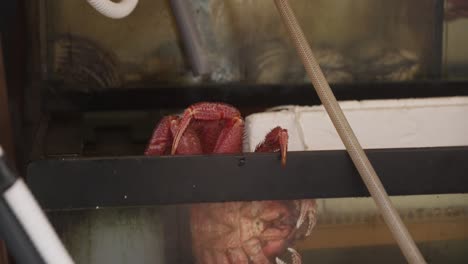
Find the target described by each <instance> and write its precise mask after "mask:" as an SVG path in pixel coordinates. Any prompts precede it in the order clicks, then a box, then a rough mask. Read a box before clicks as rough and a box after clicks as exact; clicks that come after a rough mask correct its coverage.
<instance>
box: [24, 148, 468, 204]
mask: <svg viewBox="0 0 468 264" xmlns="http://www.w3.org/2000/svg"><path fill="white" fill-rule="evenodd" d="M367 153H368V155H369V158H370V160H371V162H372V163H373V165H374V166H375V169H376V170H377V171H378V173H379V175H380V176H381V178H382V182H383V184H384V185H385V187H386V188H387V191H388V193H389V194H390V195H418V194H443V193H464V192H468V177H466V172H467V171H468V147H453V148H421V149H387V150H368V151H367ZM28 184H29V187H30V188H31V191H32V192H33V194H34V195H35V196H36V197H37V199H38V201H39V203H40V204H41V206H42V207H44V208H47V209H67V208H68V209H71V208H85V207H88V208H89V207H96V206H99V207H106V206H142V205H156V204H179V203H197V202H223V201H247V200H276V199H302V198H332V197H359V196H368V195H369V194H368V192H367V190H366V188H365V186H364V185H363V183H362V181H361V179H360V177H359V175H358V174H357V172H356V170H355V168H354V166H353V165H352V162H351V160H350V159H349V157H348V155H347V154H346V152H345V151H312V152H290V153H288V161H287V165H286V167H285V168H282V167H281V165H280V162H279V155H278V154H275V153H265V154H264V153H246V154H244V155H213V156H166V157H119V158H104V159H98V158H93V159H73V158H71V159H57V160H42V161H35V162H32V163H31V164H30V165H29V167H28Z"/></svg>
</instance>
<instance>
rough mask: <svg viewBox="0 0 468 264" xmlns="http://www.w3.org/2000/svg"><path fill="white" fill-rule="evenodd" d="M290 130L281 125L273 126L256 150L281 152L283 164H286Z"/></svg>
mask: <svg viewBox="0 0 468 264" xmlns="http://www.w3.org/2000/svg"><path fill="white" fill-rule="evenodd" d="M288 140H289V138H288V130H286V129H283V128H281V127H279V126H278V127H275V128H273V129H272V130H271V131H270V132H269V133H268V134H267V135H266V136H265V139H264V140H263V141H262V142H261V143H260V144H258V146H257V147H256V148H255V152H277V151H279V152H280V153H281V165H282V166H283V167H284V166H286V155H287V152H288Z"/></svg>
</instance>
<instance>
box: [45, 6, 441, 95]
mask: <svg viewBox="0 0 468 264" xmlns="http://www.w3.org/2000/svg"><path fill="white" fill-rule="evenodd" d="M436 3H437V1H426V0H413V1H406V0H396V1H384V0H353V1H350V0H346V1H341V0H333V1H330V0H314V1H309V0H298V1H294V2H293V3H292V5H293V8H294V10H295V11H296V13H297V15H298V18H299V20H300V22H301V23H302V25H303V28H304V29H305V32H306V35H307V38H308V39H309V41H310V42H311V44H312V46H313V48H314V51H315V53H316V56H317V57H318V60H319V62H320V64H321V66H322V67H323V70H324V72H325V74H326V76H327V78H328V79H329V81H330V82H331V83H350V82H369V81H371V82H373V81H410V80H420V79H427V78H434V77H437V75H438V72H439V71H440V69H439V68H440V65H439V62H440V60H441V58H440V57H441V54H440V51H439V49H440V42H441V38H440V36H438V34H440V32H438V30H437V28H438V26H440V23H441V22H440V21H439V18H438V16H437V14H438V10H437V6H438V5H437V4H436ZM191 7H192V10H193V12H194V13H195V14H196V21H197V26H198V29H199V32H200V36H201V39H202V42H203V47H204V49H205V50H206V51H207V52H206V53H207V54H208V55H207V56H208V57H209V61H210V65H211V73H210V74H209V76H207V78H201V77H194V76H193V75H192V74H191V72H190V69H189V64H188V63H187V60H186V57H185V56H184V53H183V50H182V48H181V47H182V45H181V44H180V38H179V37H178V32H177V28H176V26H175V22H174V18H173V16H172V14H171V9H170V5H169V4H168V1H161V0H153V1H148V0H142V1H140V3H139V5H138V6H137V8H136V9H135V11H134V13H132V14H131V15H130V16H129V17H127V18H125V19H122V20H111V19H109V18H106V17H104V16H102V15H100V14H98V13H97V12H96V11H95V10H94V9H93V8H92V7H90V6H89V4H88V3H87V2H86V1H45V7H44V8H43V12H42V13H43V16H42V21H45V22H44V23H42V24H43V25H44V26H43V29H42V32H41V34H43V35H44V36H45V37H44V38H43V39H44V41H43V47H42V52H43V58H44V60H45V63H44V64H45V65H46V67H45V68H46V70H47V72H46V74H45V77H46V78H47V79H49V80H55V81H60V82H63V83H64V84H66V85H64V86H67V87H69V88H71V87H74V86H78V87H79V86H82V87H84V86H86V85H87V86H89V87H96V88H102V87H104V88H118V87H138V86H139V85H143V86H145V85H146V86H148V84H149V85H154V84H161V83H162V84H165V83H171V84H173V83H175V84H178V83H183V84H200V83H230V82H244V83H245V82H247V83H260V84H264V83H270V84H271V83H273V84H276V83H304V82H307V81H308V80H307V77H306V74H305V72H304V70H303V67H302V64H301V62H300V60H299V59H298V57H297V55H296V53H295V50H294V49H293V46H292V45H291V43H290V41H289V38H288V36H287V34H286V32H285V28H284V27H283V25H282V23H281V21H280V19H279V17H278V14H277V10H276V9H275V6H274V4H273V2H272V1H269V0H257V1H251V0H229V1H224V0H200V1H191Z"/></svg>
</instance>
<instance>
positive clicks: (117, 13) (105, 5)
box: [87, 0, 138, 19]
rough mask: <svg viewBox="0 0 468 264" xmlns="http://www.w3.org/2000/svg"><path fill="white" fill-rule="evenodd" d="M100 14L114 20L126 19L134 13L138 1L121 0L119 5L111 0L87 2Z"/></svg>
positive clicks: (91, 0) (89, 0) (90, 0)
mask: <svg viewBox="0 0 468 264" xmlns="http://www.w3.org/2000/svg"><path fill="white" fill-rule="evenodd" d="M87 1H88V3H89V4H90V5H91V6H92V7H94V9H96V10H97V11H98V12H99V13H101V14H103V15H104V16H106V17H109V18H113V19H120V18H124V17H126V16H128V15H130V13H132V12H133V10H134V9H135V7H136V5H137V4H138V0H121V1H120V2H118V3H115V2H112V1H110V0H87Z"/></svg>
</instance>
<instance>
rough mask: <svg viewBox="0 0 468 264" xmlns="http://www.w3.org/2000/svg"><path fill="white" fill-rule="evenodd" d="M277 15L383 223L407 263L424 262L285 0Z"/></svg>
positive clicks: (278, 0)
mask: <svg viewBox="0 0 468 264" xmlns="http://www.w3.org/2000/svg"><path fill="white" fill-rule="evenodd" d="M275 4H276V7H277V8H278V10H279V13H280V15H281V18H282V19H283V22H284V23H285V25H286V27H287V30H288V32H289V34H290V36H291V38H292V40H293V43H294V45H295V46H296V49H297V52H298V53H299V56H300V58H301V59H302V62H303V64H304V67H305V69H306V71H307V74H308V76H309V78H310V79H311V81H312V84H313V86H314V87H315V90H316V92H317V94H318V96H319V97H320V100H321V101H322V104H323V106H324V107H325V109H326V111H327V113H328V115H329V116H330V119H331V120H332V122H333V124H334V125H335V128H336V130H337V131H338V134H339V135H340V137H341V140H342V141H343V143H344V145H345V146H346V149H347V151H348V153H349V155H350V156H351V159H352V161H353V163H354V165H355V166H356V168H357V170H358V172H359V174H360V175H361V177H362V179H363V181H364V183H365V185H366V186H367V189H368V190H369V193H370V194H371V196H372V198H373V199H374V201H375V203H376V204H377V207H378V208H379V210H380V212H381V214H382V216H383V218H384V221H385V222H386V223H387V225H388V227H389V229H390V231H391V233H392V234H393V237H394V238H395V240H396V241H397V243H398V245H399V246H400V249H401V251H402V252H403V255H404V256H405V257H406V260H407V261H408V262H409V263H426V262H425V260H424V258H423V256H422V255H421V252H420V251H419V249H418V248H417V246H416V244H415V242H414V240H413V239H412V238H411V235H410V234H409V232H408V230H407V229H406V227H405V225H404V224H403V221H402V220H401V218H400V216H399V215H398V213H397V211H396V210H395V208H394V207H393V205H392V203H391V201H390V199H389V197H388V194H387V192H386V191H385V188H384V187H383V185H382V183H381V181H380V179H379V177H378V176H377V173H376V172H375V170H374V168H373V167H372V165H371V163H370V161H369V159H368V158H367V156H366V154H365V152H364V150H363V149H362V147H361V145H360V143H359V141H358V139H357V138H356V135H355V134H354V132H353V130H352V129H351V126H350V125H349V123H348V121H347V120H346V117H345V115H344V114H343V111H342V110H341V108H340V106H339V104H338V102H337V101H336V98H335V96H334V95H333V92H332V90H331V89H330V86H329V84H328V82H327V80H326V79H325V76H324V75H323V72H322V70H321V69H320V66H319V64H318V63H317V60H316V59H315V57H314V55H313V53H312V50H311V48H310V46H309V45H308V43H307V40H306V38H305V36H304V33H303V32H302V30H301V28H300V26H299V23H298V22H297V20H296V17H295V15H294V12H293V10H292V9H291V7H290V6H289V3H288V1H287V0H275Z"/></svg>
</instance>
